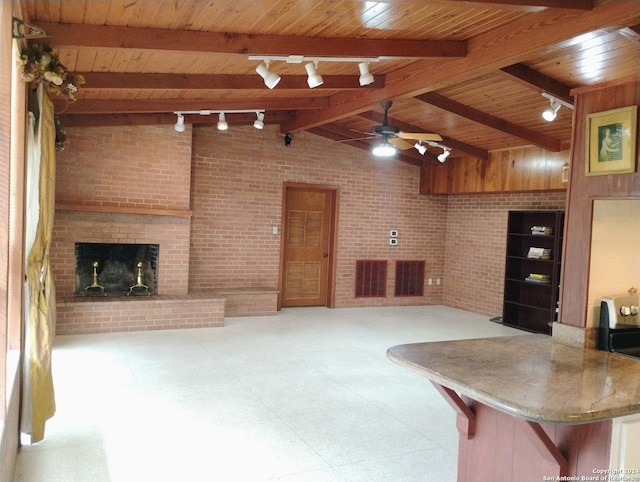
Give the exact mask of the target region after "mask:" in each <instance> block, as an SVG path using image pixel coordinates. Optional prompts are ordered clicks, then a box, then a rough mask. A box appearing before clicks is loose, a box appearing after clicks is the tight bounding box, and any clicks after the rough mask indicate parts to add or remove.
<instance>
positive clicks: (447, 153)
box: [438, 149, 451, 162]
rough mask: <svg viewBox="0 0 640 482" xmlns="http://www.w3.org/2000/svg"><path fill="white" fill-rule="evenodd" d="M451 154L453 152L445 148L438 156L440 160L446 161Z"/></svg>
mask: <svg viewBox="0 0 640 482" xmlns="http://www.w3.org/2000/svg"><path fill="white" fill-rule="evenodd" d="M449 154H451V151H450V150H449V149H444V150H443V151H442V154H440V155H439V156H438V161H440V162H444V161H446V160H447V157H449Z"/></svg>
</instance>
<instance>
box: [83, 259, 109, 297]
mask: <svg viewBox="0 0 640 482" xmlns="http://www.w3.org/2000/svg"><path fill="white" fill-rule="evenodd" d="M98 266H99V263H98V262H97V261H94V262H93V283H91V284H90V285H89V286H87V287H86V288H85V289H84V294H87V293H89V292H94V291H95V292H96V293H97V294H99V295H101V296H107V295H106V294H105V292H104V287H103V286H100V284H99V283H98Z"/></svg>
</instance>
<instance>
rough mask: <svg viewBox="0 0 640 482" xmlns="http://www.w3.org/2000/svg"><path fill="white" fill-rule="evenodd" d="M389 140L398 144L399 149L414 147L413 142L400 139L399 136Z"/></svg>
mask: <svg viewBox="0 0 640 482" xmlns="http://www.w3.org/2000/svg"><path fill="white" fill-rule="evenodd" d="M389 142H390V143H391V144H393V145H394V146H396V147H397V148H398V149H402V150H405V151H406V150H407V149H411V148H412V147H413V144H411V143H410V142H407V141H405V140H404V139H399V138H397V137H390V138H389Z"/></svg>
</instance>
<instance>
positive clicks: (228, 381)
mask: <svg viewBox="0 0 640 482" xmlns="http://www.w3.org/2000/svg"><path fill="white" fill-rule="evenodd" d="M225 323H226V326H225V327H224V328H211V329H193V330H171V331H154V332H137V333H128V334H125V333H118V334H109V335H77V336H58V337H57V339H56V343H55V349H54V357H53V368H54V382H55V385H56V401H57V413H56V415H55V417H53V418H52V419H51V420H50V421H49V422H48V424H47V429H46V439H45V440H44V441H43V442H41V443H39V444H36V445H33V446H25V447H22V448H21V450H20V453H19V455H18V460H17V465H16V472H15V481H25V482H56V481H60V482H73V481H78V482H88V481H90V482H101V481H111V482H125V481H126V482H130V481H131V482H134V481H135V482H146V481H154V482H158V481H172V482H174V481H175V482H187V481H188V482H192V481H216V482H217V481H221V482H227V481H229V482H233V481H239V482H245V481H265V480H283V481H287V482H298V481H314V482H315V481H366V482H376V481H381V482H386V481H393V482H399V481H420V482H426V481H438V482H442V481H450V480H456V459H457V432H456V429H455V417H454V414H453V410H452V409H451V408H450V407H449V406H448V405H447V404H446V402H444V400H442V399H441V397H440V396H439V395H438V394H437V392H436V391H435V389H434V388H433V387H432V385H431V384H430V383H429V382H428V381H427V380H426V379H425V378H422V377H420V376H418V375H416V374H413V373H411V372H409V371H408V370H406V369H404V368H401V367H399V366H397V365H395V364H394V363H392V362H390V361H389V360H388V359H387V358H386V355H385V352H386V350H387V348H389V347H390V346H392V345H396V344H401V343H412V342H420V341H435V340H445V339H455V338H476V337H484V336H501V335H508V334H523V332H521V331H518V330H513V329H510V328H507V327H504V326H501V325H499V324H496V323H492V322H490V321H489V320H488V318H487V317H484V316H479V315H475V314H471V313H468V312H464V311H459V310H454V309H451V308H445V307H441V306H428V307H401V308H364V309H359V308H353V309H335V310H329V309H326V308H290V309H285V310H283V311H281V312H280V313H279V314H278V315H277V316H275V317H251V318H230V319H227V320H225Z"/></svg>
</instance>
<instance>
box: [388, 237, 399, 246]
mask: <svg viewBox="0 0 640 482" xmlns="http://www.w3.org/2000/svg"><path fill="white" fill-rule="evenodd" d="M389 244H390V245H391V246H397V245H398V238H389Z"/></svg>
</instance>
